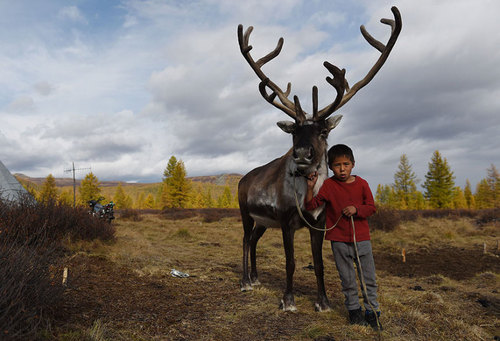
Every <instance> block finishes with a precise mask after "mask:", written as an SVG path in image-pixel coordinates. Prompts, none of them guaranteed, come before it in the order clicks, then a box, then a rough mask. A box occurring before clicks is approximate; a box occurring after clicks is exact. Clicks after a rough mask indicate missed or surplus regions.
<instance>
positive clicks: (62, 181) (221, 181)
mask: <svg viewBox="0 0 500 341" xmlns="http://www.w3.org/2000/svg"><path fill="white" fill-rule="evenodd" d="M14 176H15V177H16V178H17V179H18V180H19V181H21V182H22V181H26V182H31V183H32V184H34V185H36V186H41V185H42V184H43V182H44V181H45V178H32V177H29V176H27V175H24V174H20V173H16V174H14ZM242 177H243V175H241V174H235V173H232V174H219V175H206V176H192V177H188V179H189V180H191V181H193V182H200V183H210V184H214V185H217V186H226V185H227V186H229V187H233V186H235V185H236V186H237V184H238V182H239V181H240V179H241V178H242ZM55 180H56V186H57V187H68V186H73V178H55ZM80 181H81V179H76V180H75V182H76V186H80ZM99 182H100V183H101V187H117V186H118V185H119V184H121V185H122V186H130V187H133V186H137V187H144V185H146V183H128V182H124V181H101V180H99ZM149 184H150V185H153V184H159V182H157V183H149Z"/></svg>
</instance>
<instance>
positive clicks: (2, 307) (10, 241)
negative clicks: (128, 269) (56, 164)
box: [0, 196, 114, 340]
mask: <svg viewBox="0 0 500 341" xmlns="http://www.w3.org/2000/svg"><path fill="white" fill-rule="evenodd" d="M68 237H69V238H71V239H72V240H92V239H96V238H99V239H103V240H111V239H113V238H114V228H113V227H112V226H111V225H110V224H108V223H106V222H103V221H101V220H99V219H95V218H94V217H92V216H91V215H89V214H88V212H87V210H86V209H84V208H76V209H73V208H72V207H70V206H66V205H60V204H57V203H54V202H52V203H50V202H49V203H36V202H34V200H32V199H31V198H30V197H28V196H26V197H25V198H23V200H21V201H20V202H19V203H15V204H13V203H7V202H3V201H0V340H32V339H36V335H37V333H38V331H39V330H40V328H44V327H45V326H46V324H47V323H48V321H49V320H50V317H51V315H52V314H53V313H55V312H56V311H57V304H58V303H59V302H60V301H61V297H62V293H63V290H64V287H63V286H62V266H61V260H62V257H63V256H64V255H65V254H66V253H67V251H66V250H65V249H64V247H63V245H62V240H63V239H66V238H68Z"/></svg>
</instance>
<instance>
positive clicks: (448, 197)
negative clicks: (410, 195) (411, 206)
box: [422, 150, 455, 208]
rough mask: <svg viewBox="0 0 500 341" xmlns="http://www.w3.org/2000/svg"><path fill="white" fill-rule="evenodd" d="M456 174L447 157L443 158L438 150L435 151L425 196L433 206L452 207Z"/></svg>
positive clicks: (425, 186)
mask: <svg viewBox="0 0 500 341" xmlns="http://www.w3.org/2000/svg"><path fill="white" fill-rule="evenodd" d="M454 178H455V177H454V175H453V172H452V171H451V169H450V166H449V165H448V161H447V160H446V158H444V159H443V158H442V157H441V154H440V153H439V151H438V150H436V151H435V152H434V154H433V155H432V158H431V162H430V163H429V171H428V172H427V174H426V175H425V183H424V185H423V186H422V187H424V189H425V193H424V195H425V198H426V199H427V200H428V201H429V205H430V207H431V208H450V207H451V206H452V200H453V189H454V187H455V182H454Z"/></svg>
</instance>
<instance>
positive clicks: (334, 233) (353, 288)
mask: <svg viewBox="0 0 500 341" xmlns="http://www.w3.org/2000/svg"><path fill="white" fill-rule="evenodd" d="M328 165H329V167H330V169H331V170H332V171H333V176H332V177H331V178H328V179H326V180H325V182H324V183H323V185H322V186H321V188H320V190H319V192H318V194H317V195H316V196H313V188H314V185H315V184H316V181H317V173H312V174H310V175H309V178H308V181H307V187H308V189H307V195H306V198H305V208H306V209H307V210H313V209H315V208H316V207H318V206H320V205H321V204H323V203H324V204H325V205H326V206H325V209H326V226H327V228H329V227H331V226H333V225H335V224H336V226H335V227H334V228H333V229H330V230H328V231H327V232H326V234H325V239H327V240H330V241H331V245H332V250H333V256H334V258H335V264H336V266H337V270H338V272H339V276H340V280H341V282H342V292H343V294H344V296H345V305H346V307H347V310H348V311H349V322H350V323H351V324H360V325H367V324H369V325H370V326H371V327H372V328H374V329H375V330H377V329H378V326H377V323H378V316H380V311H379V305H378V302H377V284H376V281H375V264H374V261H373V255H372V247H371V242H370V231H369V227H368V221H367V219H366V218H367V217H369V216H370V215H372V214H373V213H375V204H374V201H373V195H372V193H371V191H370V187H369V186H368V183H367V182H366V181H365V180H363V179H362V178H361V177H359V176H356V175H351V171H352V169H353V168H354V155H353V153H352V150H351V148H349V147H348V146H346V145H343V144H337V145H335V146H333V147H332V148H330V150H328ZM351 217H352V218H354V225H355V230H356V239H355V240H356V242H357V248H358V254H359V260H360V262H361V269H362V271H363V279H364V282H365V285H366V291H367V295H368V297H366V296H365V292H364V291H363V290H361V291H362V293H363V299H364V306H365V309H366V311H365V315H364V316H363V313H362V310H361V306H360V304H359V298H358V289H357V284H356V273H355V270H354V264H353V263H356V268H357V269H358V278H359V279H360V282H361V273H360V271H359V269H360V267H359V264H358V260H357V258H356V251H355V245H354V238H353V227H352V223H351ZM336 222H337V223H336ZM374 310H375V311H376V314H377V316H375V313H374ZM378 325H379V326H380V329H382V325H380V323H378Z"/></svg>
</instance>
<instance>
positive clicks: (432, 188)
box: [375, 150, 500, 210]
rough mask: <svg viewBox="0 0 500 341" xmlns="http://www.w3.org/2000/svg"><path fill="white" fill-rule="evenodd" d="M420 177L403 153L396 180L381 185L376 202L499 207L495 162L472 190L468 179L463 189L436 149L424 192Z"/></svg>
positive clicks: (399, 206)
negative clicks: (420, 186) (419, 187)
mask: <svg viewBox="0 0 500 341" xmlns="http://www.w3.org/2000/svg"><path fill="white" fill-rule="evenodd" d="M418 182H419V179H418V178H417V176H416V175H415V172H414V171H413V170H412V166H411V164H410V162H409V160H408V157H407V156H406V154H403V155H401V157H400V160H399V165H398V170H397V171H396V173H395V174H394V183H392V184H389V185H380V184H379V185H378V186H377V192H376V195H375V202H376V203H377V204H378V205H380V206H386V207H390V208H395V209H401V210H420V209H441V208H448V209H449V208H452V209H463V208H465V209H484V208H496V207H500V174H499V172H498V170H497V169H496V167H495V165H493V164H492V165H491V166H490V167H489V168H488V169H487V176H486V178H484V179H482V180H481V181H480V182H479V183H478V184H477V186H476V189H475V192H473V191H472V188H471V184H470V182H469V180H468V179H467V181H466V184H465V187H464V189H462V188H461V187H460V186H456V185H455V176H454V174H453V171H452V170H451V168H450V165H449V164H448V161H447V160H446V158H444V157H443V156H442V155H441V153H440V152H439V151H438V150H436V151H435V152H434V153H433V155H432V157H431V161H430V162H429V168H428V171H427V173H426V174H425V181H424V183H423V184H422V188H423V192H421V191H419V190H417V183H418Z"/></svg>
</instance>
